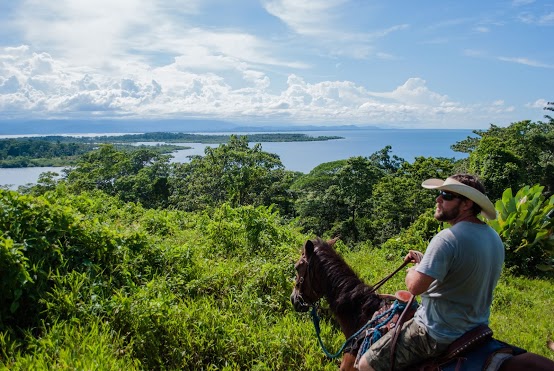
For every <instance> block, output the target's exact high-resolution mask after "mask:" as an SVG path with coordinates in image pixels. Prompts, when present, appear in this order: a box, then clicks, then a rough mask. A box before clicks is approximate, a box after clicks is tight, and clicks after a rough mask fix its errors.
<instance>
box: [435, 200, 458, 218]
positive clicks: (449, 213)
mask: <svg viewBox="0 0 554 371" xmlns="http://www.w3.org/2000/svg"><path fill="white" fill-rule="evenodd" d="M459 213H460V204H459V203H458V204H457V205H456V206H455V207H453V208H450V209H449V210H444V209H441V210H435V219H437V220H438V221H439V222H448V221H449V220H454V219H456V217H457V216H458V214H459Z"/></svg>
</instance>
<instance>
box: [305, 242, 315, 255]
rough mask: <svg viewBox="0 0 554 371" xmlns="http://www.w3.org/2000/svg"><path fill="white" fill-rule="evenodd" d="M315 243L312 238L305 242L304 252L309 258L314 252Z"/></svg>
mask: <svg viewBox="0 0 554 371" xmlns="http://www.w3.org/2000/svg"><path fill="white" fill-rule="evenodd" d="M314 249H315V246H314V243H313V241H312V240H308V241H306V243H305V244H304V254H306V257H307V258H309V257H310V256H311V255H312V254H313V253H314Z"/></svg>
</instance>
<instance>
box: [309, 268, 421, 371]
mask: <svg viewBox="0 0 554 371" xmlns="http://www.w3.org/2000/svg"><path fill="white" fill-rule="evenodd" d="M306 263H307V267H306V271H305V272H304V275H303V276H302V277H300V278H299V283H300V284H303V283H304V276H306V275H309V271H310V260H309V259H306ZM409 263H410V261H404V262H403V263H402V264H401V265H400V266H399V267H398V268H397V269H396V270H395V271H394V272H392V273H391V274H389V275H387V276H386V277H384V278H383V279H382V280H380V281H379V282H377V283H376V284H375V285H374V286H373V287H372V289H371V291H370V293H371V294H373V293H375V291H377V290H378V289H379V288H380V287H381V286H383V284H384V283H385V282H387V281H388V280H389V279H390V278H392V277H393V276H394V275H395V274H396V273H398V272H400V271H401V270H402V269H403V268H404V267H405V266H406V265H408V264H409ZM310 289H311V290H312V292H315V291H314V289H313V288H312V287H310ZM414 299H415V296H414V295H410V299H409V301H408V304H407V305H406V306H405V308H404V309H403V311H402V314H401V315H400V317H399V319H398V322H397V324H396V326H395V327H394V329H393V331H394V336H393V342H392V348H391V370H392V369H394V352H395V351H396V342H397V340H398V336H399V335H400V330H398V328H402V325H403V324H404V322H405V321H406V313H407V312H408V310H409V308H411V306H412V304H413V302H414ZM304 303H305V304H306V305H308V306H309V307H311V315H312V322H313V324H314V328H315V331H316V335H317V339H318V342H319V345H320V346H321V348H322V349H323V352H324V353H325V355H326V356H327V357H329V358H336V357H338V356H339V355H340V354H341V353H342V351H343V350H344V348H345V347H346V346H347V345H348V344H349V343H350V342H351V341H352V340H353V339H355V338H357V336H358V335H359V334H360V333H361V332H362V331H364V330H365V329H366V328H367V327H369V326H370V325H371V324H372V321H371V320H370V321H368V322H367V323H366V324H365V325H363V326H362V327H361V328H360V329H359V330H358V331H356V332H355V333H354V334H353V335H352V336H350V337H349V338H348V339H346V341H345V342H344V343H343V344H342V346H341V347H340V349H339V350H338V352H336V353H334V354H331V353H330V352H329V351H327V349H326V348H325V346H324V345H323V341H322V340H321V336H320V327H319V316H318V315H317V302H315V303H312V304H309V303H306V302H304Z"/></svg>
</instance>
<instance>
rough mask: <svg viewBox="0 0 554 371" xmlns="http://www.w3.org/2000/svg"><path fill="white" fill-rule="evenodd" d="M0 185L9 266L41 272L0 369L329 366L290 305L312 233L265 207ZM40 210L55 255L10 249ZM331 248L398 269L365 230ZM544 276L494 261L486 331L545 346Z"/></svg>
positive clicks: (371, 272)
mask: <svg viewBox="0 0 554 371" xmlns="http://www.w3.org/2000/svg"><path fill="white" fill-rule="evenodd" d="M2 197H7V199H8V201H9V205H10V208H11V209H10V214H9V215H8V214H6V213H3V214H1V213H0V223H3V224H2V225H3V226H4V229H3V233H2V236H1V237H2V239H1V241H4V242H3V245H1V246H0V247H3V248H5V249H4V250H2V251H3V253H5V254H11V255H6V256H9V257H10V258H13V259H12V260H10V262H12V263H13V264H12V263H10V264H12V265H11V266H16V267H17V269H18V274H19V273H22V274H23V273H25V272H27V273H29V272H30V275H29V277H32V272H33V270H37V271H41V272H44V277H45V280H44V281H43V283H42V284H41V286H40V287H34V286H33V288H32V289H31V288H28V291H27V292H29V293H32V294H33V295H38V296H37V297H33V298H32V299H33V300H32V301H28V302H33V303H36V305H37V306H38V308H40V310H33V311H30V312H29V313H33V314H34V315H35V316H36V318H34V319H33V321H24V322H22V324H23V325H25V326H23V327H19V328H17V327H15V326H9V325H8V323H4V322H2V323H0V325H1V327H0V366H1V367H3V368H4V369H15V370H23V369H35V370H42V369H45V370H46V369H72V370H73V369H78V370H90V369H107V370H111V369H114V370H116V369H117V370H121V369H127V370H336V369H337V367H338V362H339V361H338V360H329V359H327V358H326V357H325V356H324V354H323V352H322V350H321V349H320V348H319V345H318V343H317V339H316V336H315V331H314V329H313V325H312V323H311V320H310V318H309V315H308V314H307V313H296V312H294V310H293V308H292V306H291V304H290V300H289V295H290V293H291V290H292V284H293V283H292V280H293V277H294V269H293V264H294V262H295V261H296V259H297V258H298V257H299V251H300V248H301V246H302V243H303V241H304V240H305V239H307V238H308V237H312V236H306V235H302V234H300V233H299V232H298V231H297V230H296V229H295V228H294V227H293V226H292V225H288V224H285V223H283V222H282V221H281V219H280V218H279V216H278V214H276V213H275V212H274V211H272V210H271V209H266V208H251V207H243V208H238V209H234V208H230V207H228V206H226V205H224V206H223V207H221V208H219V209H214V210H211V211H206V212H205V213H199V214H191V213H182V212H176V211H167V210H160V211H155V210H144V209H142V208H141V207H140V206H138V205H133V204H123V203H121V202H120V201H117V200H115V199H111V198H107V197H106V196H102V195H98V194H83V195H81V196H71V195H64V194H60V193H59V191H58V193H57V194H56V197H54V195H52V194H50V195H47V196H46V197H45V198H42V197H36V198H33V197H29V196H25V197H22V198H20V197H19V196H17V195H15V194H11V195H9V196H6V195H5V193H2V191H0V204H1V203H2V202H4V204H6V202H8V201H6V199H3V198H2ZM6 215H7V216H6ZM11 215H24V216H26V217H27V218H29V220H31V219H33V220H35V221H37V222H36V223H35V224H34V226H32V228H31V227H29V228H27V224H28V223H13V222H10V219H9V217H11ZM2 218H4V219H2ZM6 218H8V219H6ZM20 219H21V218H20ZM52 221H54V222H56V221H57V222H56V223H57V224H56V223H54V225H55V226H56V228H58V229H57V230H56V232H55V233H52V232H51V233H50V234H45V235H44V237H43V238H41V239H40V241H39V242H40V244H39V245H37V246H39V247H40V248H41V249H42V250H41V251H42V253H41V254H50V253H52V254H58V255H57V258H56V259H53V258H52V257H49V256H40V254H39V257H42V259H35V258H34V257H36V254H37V253H36V252H35V255H32V254H31V255H28V256H29V257H30V259H31V260H22V259H20V257H21V254H26V252H27V251H28V250H26V249H33V248H34V245H33V243H32V242H31V241H30V240H29V239H28V236H29V233H32V234H33V236H36V235H40V234H41V231H40V230H39V229H37V228H36V226H37V225H46V226H49V228H51V226H52V225H53V224H52ZM66 221H67V223H66ZM62 222H63V223H62ZM64 223H65V224H64ZM14 226H16V227H17V230H12V228H13V227H14ZM64 228H65V229H64ZM72 231H75V233H73V232H72ZM16 232H17V233H16ZM72 233H73V234H72ZM68 234H69V235H68ZM50 235H51V236H53V237H52V238H51V239H50V238H49V236H50ZM59 236H63V237H64V238H63V240H62V239H60V237H59ZM7 241H11V242H9V243H8V242H7ZM24 243H26V245H24ZM10 246H11V247H12V249H11V250H10V248H9V247H10ZM13 246H20V247H21V248H18V249H13ZM23 247H24V248H23ZM337 248H338V249H339V251H340V252H341V254H342V255H343V256H344V257H345V259H346V260H347V262H349V263H350V264H351V265H352V266H353V268H354V269H355V270H356V271H357V272H358V273H359V274H360V276H361V277H362V278H363V279H364V280H366V281H367V282H368V283H375V282H377V281H379V280H380V279H381V278H382V277H384V276H385V275H387V274H389V273H390V272H392V271H393V270H394V269H396V268H397V267H398V265H400V263H401V260H402V256H403V254H404V253H405V251H402V249H401V248H395V249H380V248H373V247H372V246H371V244H370V243H367V244H362V245H359V246H355V247H354V249H350V248H348V247H346V246H345V245H344V244H342V243H340V242H339V243H338V244H337ZM408 248H409V247H408V246H406V249H408ZM26 256H27V255H26ZM66 256H72V257H73V258H72V259H73V260H71V261H70V262H68V261H67V260H65V257H66ZM14 259H15V260H14ZM18 259H19V260H18ZM79 259H81V260H79ZM16 261H18V262H19V263H17V264H15V263H14V262H16ZM60 261H61V262H62V264H61V265H60V264H58V262H60ZM45 262H55V263H56V264H52V265H45V264H46V263H45ZM14 264H15V265H14ZM23 271H25V272H23ZM24 276H25V274H23V276H21V277H24ZM14 277H15V276H14ZM17 277H20V276H17ZM403 280H404V274H403V273H399V274H398V275H397V276H395V277H394V278H393V279H391V280H390V281H389V282H387V283H386V285H385V286H384V287H383V288H382V290H381V291H382V292H389V293H394V292H395V291H396V290H398V289H403V288H404V283H403ZM10 282H11V281H10ZM17 282H19V281H17V279H14V281H13V282H12V283H11V284H13V285H16V284H17ZM552 283H553V282H552V280H547V279H543V280H538V279H535V280H532V279H527V278H521V277H515V276H512V275H510V274H509V273H508V272H506V273H505V274H504V275H503V276H502V279H501V281H500V284H499V286H498V288H497V291H496V295H495V301H494V305H493V313H492V323H491V327H492V329H493V330H494V331H495V334H496V336H497V337H498V338H499V339H501V340H504V341H508V342H511V343H514V344H515V345H518V346H521V347H524V348H526V349H527V350H529V351H533V352H535V353H538V354H542V355H544V356H547V357H549V358H551V359H554V355H553V354H552V353H551V351H549V350H548V349H547V348H546V346H545V342H546V340H547V338H548V337H549V336H551V335H552V334H553V333H554V321H552V318H554V316H553V315H554V311H553V308H554V299H553V298H554V292H553V291H554V289H553V285H552ZM24 284H25V285H32V283H31V282H27V281H25V282H24ZM4 289H6V290H7V289H9V288H7V287H4ZM3 294H4V292H2V295H3ZM22 295H25V293H23V294H22ZM12 296H13V295H12ZM4 297H7V296H4ZM13 300H16V299H13ZM29 300H30V299H29ZM324 306H325V305H324ZM14 308H15V307H14ZM8 309H9V308H8ZM17 310H19V309H17V308H16V310H15V311H14V313H12V315H11V317H10V321H11V322H10V323H13V321H16V320H17V313H18V312H17ZM27 312H28V311H27ZM324 313H326V312H324ZM0 320H1V321H4V319H3V318H0ZM321 327H322V334H321V336H322V338H323V341H324V343H325V345H326V346H327V348H328V349H329V350H330V351H335V350H337V349H338V348H339V347H340V345H341V344H342V342H343V341H344V337H343V336H342V334H341V333H340V331H339V330H338V328H337V326H336V324H335V322H334V321H333V320H332V319H331V318H328V317H326V318H324V320H323V323H322V324H321Z"/></svg>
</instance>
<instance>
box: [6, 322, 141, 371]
mask: <svg viewBox="0 0 554 371" xmlns="http://www.w3.org/2000/svg"><path fill="white" fill-rule="evenodd" d="M42 332H43V333H42V336H41V337H38V338H34V337H33V336H32V335H31V334H28V339H29V344H28V346H27V350H26V352H24V353H19V354H17V355H16V356H15V357H13V358H11V359H10V360H4V361H2V357H0V366H2V367H5V368H6V369H9V370H52V369H56V370H139V369H142V368H141V367H140V366H141V365H140V362H139V361H138V360H137V359H135V358H134V357H133V353H132V343H130V344H125V343H124V341H123V339H122V338H121V337H119V336H118V335H117V334H116V333H114V331H113V330H112V329H111V328H110V326H109V325H108V324H106V323H101V322H99V321H98V320H95V319H91V320H90V321H88V322H87V323H86V324H81V323H80V322H79V321H75V320H74V321H72V322H57V323H55V324H54V325H53V326H51V327H50V328H43V329H42ZM1 339H2V337H1V336H0V348H3V347H4V345H8V344H5V343H4V344H2V340H1ZM3 349H4V348H3Z"/></svg>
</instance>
